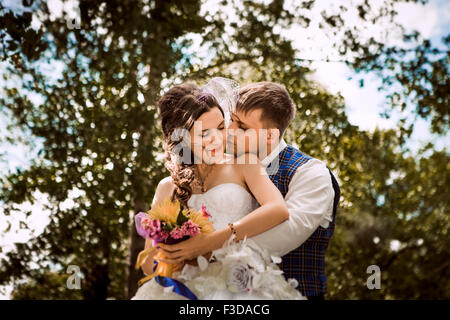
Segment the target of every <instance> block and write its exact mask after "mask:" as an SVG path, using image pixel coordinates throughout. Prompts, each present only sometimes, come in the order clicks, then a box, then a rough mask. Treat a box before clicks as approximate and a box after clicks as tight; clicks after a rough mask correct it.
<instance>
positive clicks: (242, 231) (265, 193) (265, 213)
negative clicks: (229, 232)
mask: <svg viewBox="0 0 450 320" xmlns="http://www.w3.org/2000/svg"><path fill="white" fill-rule="evenodd" d="M243 157H245V158H244V159H242V158H243ZM239 160H240V161H242V160H245V164H238V166H239V167H240V169H241V170H242V175H243V177H244V179H245V183H246V184H247V186H248V188H249V189H250V191H251V193H252V194H253V196H254V197H255V198H256V200H257V201H258V202H259V204H260V205H261V206H260V207H259V208H257V209H256V210H254V211H252V212H250V213H249V214H247V215H246V216H244V217H243V218H241V219H240V220H238V221H236V222H234V223H233V225H234V229H235V230H236V236H237V238H238V239H244V237H247V238H250V237H253V236H255V235H257V234H260V233H263V232H264V231H267V230H269V229H271V228H273V227H275V226H277V225H279V224H280V223H282V222H283V221H285V220H287V219H289V211H288V209H287V207H286V203H285V201H284V198H283V195H282V194H281V192H280V190H278V188H277V187H276V186H275V185H274V184H273V183H272V181H271V180H270V178H269V176H268V175H267V173H266V171H265V169H264V168H263V167H262V165H261V163H260V161H259V159H258V157H257V156H256V155H254V154H245V155H243V156H241V158H240V159H238V163H239Z"/></svg>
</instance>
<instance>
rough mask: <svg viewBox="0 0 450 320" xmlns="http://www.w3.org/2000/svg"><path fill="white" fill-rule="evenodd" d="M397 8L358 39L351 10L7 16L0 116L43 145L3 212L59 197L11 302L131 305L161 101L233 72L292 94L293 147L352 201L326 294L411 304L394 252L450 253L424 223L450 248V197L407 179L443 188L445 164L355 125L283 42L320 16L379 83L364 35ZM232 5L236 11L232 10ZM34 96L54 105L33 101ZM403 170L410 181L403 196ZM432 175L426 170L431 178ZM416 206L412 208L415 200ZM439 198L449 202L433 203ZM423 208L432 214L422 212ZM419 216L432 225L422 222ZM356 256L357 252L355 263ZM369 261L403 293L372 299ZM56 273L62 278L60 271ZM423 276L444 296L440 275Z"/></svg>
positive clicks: (7, 186) (125, 5)
mask: <svg viewBox="0 0 450 320" xmlns="http://www.w3.org/2000/svg"><path fill="white" fill-rule="evenodd" d="M395 2H397V1H383V3H382V5H381V6H377V7H376V9H375V8H372V7H371V6H370V4H369V2H368V1H361V2H360V5H358V6H357V9H358V12H359V13H360V17H361V20H362V21H364V22H367V23H366V24H365V25H364V24H362V25H361V26H358V28H357V29H356V30H355V29H354V28H353V26H351V25H347V24H346V23H345V21H343V20H342V18H340V13H342V12H345V11H347V10H349V9H351V8H350V7H348V6H347V7H346V6H344V5H343V6H341V7H340V8H338V12H337V13H336V12H331V13H327V12H323V13H322V15H321V16H320V17H313V16H311V9H312V8H313V7H314V4H315V1H300V2H296V3H295V4H294V7H293V8H289V9H288V8H287V7H286V6H285V2H284V1H279V0H274V1H272V2H270V3H269V4H268V5H262V4H260V3H258V2H254V1H221V2H220V5H219V10H217V11H206V12H202V11H201V2H200V1H193V0H191V1H139V0H133V1H132V0H127V1H118V0H117V1H80V12H79V13H80V28H79V29H77V28H75V29H74V28H71V27H72V26H73V25H72V24H71V23H69V24H68V22H67V21H68V20H70V19H68V17H67V15H66V13H64V15H63V16H62V17H56V18H55V17H51V16H50V12H49V9H48V8H47V6H46V4H45V3H44V2H39V3H34V4H33V6H32V7H30V9H29V10H28V11H27V10H25V11H24V12H21V13H20V12H19V13H18V12H16V13H13V12H11V11H9V10H7V9H5V8H3V7H0V12H1V15H0V19H1V21H2V24H3V25H5V28H4V29H3V30H2V31H1V32H0V41H1V46H2V52H3V55H4V60H5V61H7V62H8V63H9V68H8V70H7V71H8V72H5V73H4V79H5V80H7V81H8V83H11V81H15V83H18V84H19V86H8V85H6V86H5V87H4V88H3V91H4V95H3V97H2V98H1V99H0V106H1V109H2V110H6V111H7V112H8V113H9V114H11V115H12V121H13V124H14V125H15V126H17V127H19V128H21V129H22V130H24V131H27V132H30V133H31V134H32V135H33V136H34V137H38V138H41V139H42V140H43V148H42V150H41V152H40V156H39V157H38V158H36V159H34V160H33V161H32V163H31V165H30V167H29V168H27V169H25V170H23V171H22V170H18V171H16V172H9V173H8V174H7V175H6V176H5V177H2V178H1V179H2V180H1V182H2V183H1V185H3V192H2V193H1V195H0V201H1V202H2V203H3V210H4V213H5V214H7V215H8V214H14V212H15V211H14V205H15V204H19V203H22V202H23V201H26V200H29V201H31V202H34V201H35V199H34V196H33V194H34V191H36V190H39V191H41V192H42V193H44V194H46V195H48V197H49V201H50V202H51V204H52V205H51V207H50V208H49V209H50V210H51V215H50V217H51V222H50V224H49V225H48V226H47V228H46V229H45V230H44V232H43V233H42V234H41V235H39V236H38V237H36V238H33V239H31V240H30V241H29V242H28V243H24V244H17V246H16V249H15V250H13V251H11V252H8V253H7V254H6V258H5V259H3V260H2V261H1V266H0V284H7V283H16V282H17V281H19V280H20V281H25V284H24V285H21V286H20V287H17V288H16V290H15V292H14V295H13V296H14V298H23V297H33V298H39V297H40V295H41V294H43V292H44V291H45V290H44V289H45V288H47V287H48V289H49V292H52V293H51V294H49V295H47V296H46V295H45V294H44V296H41V297H42V298H45V297H47V298H48V297H55V298H72V297H74V295H76V294H80V295H79V297H83V298H85V299H104V298H106V297H115V298H119V299H121V298H125V297H130V296H131V295H133V294H134V292H135V290H136V283H137V279H138V278H139V277H140V275H139V273H138V272H135V270H134V267H133V266H134V262H135V258H136V254H137V252H138V251H139V250H140V249H141V248H142V246H143V241H142V240H141V239H139V237H138V236H137V234H136V232H135V230H134V228H133V223H132V222H133V219H132V217H133V215H134V214H135V213H136V212H138V211H140V210H145V209H147V208H148V206H149V204H150V201H151V198H152V196H153V193H154V190H155V187H156V185H157V183H158V181H159V180H160V179H161V178H162V177H163V176H165V175H167V172H166V171H165V170H164V169H163V167H162V163H161V157H158V155H160V154H161V151H162V148H161V141H160V136H161V134H160V131H159V129H158V124H157V113H156V108H155V102H156V100H157V99H158V97H159V95H160V94H161V93H162V92H163V90H165V89H167V88H168V87H169V86H170V85H172V84H173V83H178V82H180V81H196V82H203V81H205V80H206V79H207V78H209V77H212V76H216V75H221V76H229V77H232V78H235V79H236V80H238V81H240V82H242V83H247V82H250V81H261V80H271V81H276V82H280V83H283V84H284V85H285V86H286V87H287V88H288V89H289V91H290V93H291V96H292V98H293V100H294V102H295V103H296V105H297V108H298V113H297V117H296V119H295V120H294V122H293V124H292V126H291V129H290V130H289V132H288V133H287V136H286V138H287V140H288V141H289V142H291V143H293V144H297V145H298V146H299V147H300V148H301V149H302V150H303V151H305V152H307V153H309V154H311V155H313V156H315V157H318V158H320V159H324V160H325V159H326V161H327V163H328V165H329V167H330V168H331V169H332V170H333V171H335V172H337V173H338V175H339V177H340V180H341V184H342V189H343V200H342V202H341V209H340V213H339V217H338V227H337V229H336V234H335V236H334V237H333V240H332V243H331V247H330V254H329V257H328V270H329V273H330V283H329V285H330V290H329V297H330V298H380V297H386V298H390V297H394V298H404V297H409V296H410V293H411V288H409V290H407V289H406V287H405V288H403V289H402V285H397V284H396V283H395V280H394V279H396V277H397V276H398V273H399V272H400V271H399V268H401V266H402V265H403V264H402V263H403V262H404V261H405V260H406V257H408V256H406V255H404V254H403V252H404V251H396V252H394V253H393V252H391V251H390V250H389V241H390V239H398V240H399V241H401V242H402V243H408V241H411V243H412V242H413V241H416V240H417V241H419V240H420V239H422V241H423V243H422V245H420V247H421V248H426V250H437V248H439V250H441V251H439V252H444V253H445V248H441V247H439V246H440V245H441V244H436V243H430V241H428V240H430V238H425V236H422V235H421V233H420V232H422V233H425V229H423V230H422V229H420V228H419V226H420V223H419V221H422V219H424V216H427V217H428V215H429V216H430V218H429V221H427V223H428V224H427V225H428V226H429V227H430V228H431V226H434V227H436V226H438V227H440V228H442V229H441V230H442V233H441V234H440V236H439V238H438V239H437V241H441V240H442V241H443V240H445V239H446V237H448V232H447V231H446V230H448V220H445V219H444V220H443V218H442V217H441V214H440V213H441V211H440V210H442V208H445V205H447V204H448V202H445V201H446V198H445V197H444V196H443V188H436V189H433V190H434V191H433V192H431V191H430V192H429V194H428V195H427V200H425V198H422V193H421V192H420V190H419V189H417V192H413V190H415V188H418V185H415V184H410V183H409V180H408V179H407V178H405V177H411V178H413V179H415V180H413V181H414V182H415V183H419V184H421V183H425V182H426V179H429V178H433V179H437V178H438V177H439V171H433V170H429V171H427V170H428V169H430V168H429V166H436V167H437V168H441V169H445V168H446V167H445V166H446V164H445V165H444V163H445V161H446V160H448V159H447V154H446V151H443V152H441V153H435V154H433V156H432V157H425V156H424V157H422V155H417V157H410V158H408V157H405V156H404V151H405V147H404V146H405V137H407V135H408V130H407V129H408V128H406V129H405V128H399V130H389V131H380V130H378V131H375V132H374V133H368V132H364V131H360V130H359V129H358V128H357V127H355V126H353V125H351V124H350V123H349V122H348V119H347V117H346V114H345V111H344V110H345V102H344V101H343V99H342V97H340V96H333V95H330V94H329V93H327V92H326V90H324V89H323V88H322V87H321V86H320V85H318V84H317V83H315V82H314V81H312V80H310V77H309V75H310V74H311V69H310V66H309V62H310V61H305V60H302V59H298V54H299V49H296V48H294V46H293V43H292V42H291V41H290V40H288V39H286V38H285V37H283V35H282V34H280V32H279V29H280V28H281V29H282V28H288V27H289V26H292V25H294V24H299V25H302V26H307V25H308V24H309V23H310V21H311V20H312V19H320V20H321V24H322V28H323V30H324V31H326V32H329V33H330V37H331V38H333V34H334V35H336V34H337V33H339V34H342V35H343V41H342V39H338V38H336V39H338V40H335V47H336V48H337V49H338V52H339V54H341V56H342V58H343V59H347V58H348V56H349V55H350V56H351V57H353V59H355V60H352V61H351V64H350V65H352V66H354V67H355V68H357V70H359V69H358V68H361V70H363V69H364V68H366V69H367V70H370V68H371V67H370V66H371V65H370V63H371V62H373V61H376V59H379V58H380V55H381V54H383V53H385V51H383V50H384V49H385V47H384V46H383V45H382V44H381V43H376V41H375V40H373V39H368V40H367V39H365V38H364V37H359V36H358V32H359V31H361V30H360V29H361V28H370V23H372V22H374V21H375V22H377V21H378V20H380V19H387V20H388V22H389V21H391V22H392V17H393V16H394V14H393V13H394V12H395V11H394V9H393V3H395ZM226 7H227V8H229V9H228V10H229V11H225V10H221V9H223V8H226ZM230 12H231V13H233V14H234V15H235V19H234V20H232V21H230V20H229V18H228V16H227V15H230ZM36 13H39V15H36V16H37V17H38V20H39V21H40V23H41V25H40V26H39V28H38V29H37V30H35V29H33V28H32V27H31V22H32V16H33V14H36ZM195 36H199V37H200V38H201V43H200V44H199V49H198V50H195V51H193V50H189V49H190V48H192V45H193V42H192V39H194V38H195ZM205 52H206V54H205ZM427 54H428V55H430V54H433V52H427ZM355 57H356V58H355ZM358 59H359V60H358ZM430 59H431V58H430ZM413 60H414V59H413ZM414 61H416V60H414ZM363 62H364V63H365V64H363ZM416 62H417V63H418V64H419V65H420V63H421V61H420V60H417V61H416ZM57 63H61V64H62V65H63V71H62V75H61V76H60V77H58V78H57V79H53V78H52V77H50V76H49V75H48V74H46V73H45V72H44V71H43V70H42V66H43V65H44V66H45V65H56V64H57ZM395 63H402V61H400V60H398V61H397V62H395ZM372 68H374V67H372ZM433 70H434V69H433ZM436 70H437V69H436ZM444 71H445V70H444ZM439 72H442V68H441V69H439ZM415 74H416V73H415ZM433 77H434V75H433ZM430 83H431V84H434V83H437V82H430ZM439 84H440V82H439ZM436 92H438V93H439V96H436V97H435V98H436V99H437V100H438V99H440V98H444V97H443V96H442V94H443V93H442V91H441V90H437V91H436ZM31 94H33V95H38V96H39V97H41V99H42V102H40V103H38V104H36V103H33V101H31V99H30V97H29V95H30V96H31ZM401 94H402V95H404V94H405V92H403V91H402V92H401ZM430 99H431V97H430ZM437 100H436V101H437ZM439 103H440V102H439V101H437V102H436V104H435V105H436V106H438V105H439ZM436 125H437V126H439V127H442V129H445V126H446V125H448V123H447V124H446V123H445V121H444V122H442V121H441V122H439V121H438V122H436ZM424 152H425V151H424ZM439 154H440V156H438V155H439ZM432 159H434V160H432ZM447 162H448V161H447ZM427 168H428V169H427ZM447 171H448V168H447ZM447 171H445V170H444V173H446V172H447ZM395 172H401V173H402V175H401V178H398V177H395V178H394V180H393V181H394V182H395V183H393V182H392V181H390V180H392V179H391V175H394V176H395V174H394V173H395ZM422 172H428V173H427V174H426V176H423V174H422ZM441 175H442V172H441ZM447 178H448V177H447ZM433 181H436V182H437V180H433ZM74 188H76V189H77V190H78V194H79V195H78V197H77V198H76V199H75V200H74V201H75V206H74V207H73V208H71V209H66V210H61V209H60V208H61V206H60V204H61V203H62V202H64V201H65V200H66V199H67V197H68V194H69V192H70V191H71V190H73V189H74ZM395 192H397V193H398V196H399V198H398V199H397V198H395V195H396V194H395ZM405 198H407V199H410V200H409V202H404V201H403V200H404V199H405ZM434 200H441V201H442V202H441V203H439V205H437V206H436V205H434V204H433V201H434ZM415 205H419V206H420V208H423V209H420V210H419V212H417V207H415ZM429 212H431V213H430V214H429ZM411 215H412V217H414V218H415V217H420V216H421V215H422V216H421V218H417V220H414V219H413V218H411ZM406 217H409V218H406ZM405 219H406V220H405ZM411 221H412V222H411ZM404 225H407V226H408V228H404ZM388 226H389V228H388ZM413 226H415V227H413ZM130 227H131V228H130ZM419 230H422V231H420V232H419ZM408 231H409V232H408ZM433 231H435V229H433ZM383 232H385V233H383ZM419 234H420V238H419V236H418V235H419ZM372 236H373V237H375V236H378V237H379V238H380V239H381V240H380V242H379V243H378V244H375V243H374V242H373V237H372ZM362 238H364V241H365V242H363V241H362V240H361V239H362ZM419 242H420V241H419ZM362 243H364V244H367V245H364V246H361V244H362ZM424 246H425V247H424ZM442 246H443V245H442ZM421 248H418V249H417V250H419V251H417V250H415V249H414V250H411V251H414V252H418V253H417V258H416V260H414V261H415V262H420V259H421V257H423V256H421V255H420V252H421V251H420V250H421ZM355 250H359V251H357V254H355ZM405 256H406V257H405ZM438 258H439V255H438V254H437V253H436V254H432V255H430V259H431V261H430V265H431V264H432V263H435V262H439V261H441V260H438ZM369 261H370V262H372V261H374V264H376V263H380V264H381V263H387V262H388V261H392V262H391V263H390V264H388V265H387V266H385V265H383V266H381V268H382V272H383V277H385V278H383V279H384V280H383V281H392V286H394V285H395V288H394V287H392V288H389V289H388V288H386V289H383V290H381V291H379V292H376V293H375V294H373V292H372V293H370V292H368V290H367V288H365V283H364V279H366V278H367V274H365V268H366V267H367V266H368V262H369ZM412 263H414V262H412ZM370 264H372V263H370ZM49 265H51V266H52V267H53V268H56V269H57V270H56V271H55V270H50V269H51V268H50V267H48V266H49ZM68 265H78V266H80V267H81V270H82V272H83V275H84V276H85V280H84V282H83V286H82V291H81V292H79V293H74V292H72V290H65V291H64V290H62V291H60V290H59V288H57V287H58V286H57V283H59V284H60V286H62V287H63V286H65V278H64V276H62V275H58V272H59V273H64V270H65V269H66V267H67V266H68ZM383 268H385V269H386V272H384V271H383V270H385V269H383ZM443 268H444V269H442V270H441V271H442V272H448V268H447V267H445V264H444V267H443ZM428 270H429V269H428V265H423V267H422V265H421V268H419V271H418V272H419V274H421V275H422V276H424V277H425V276H426V272H427V271H428ZM127 271H128V272H127ZM55 272H56V273H55ZM413 277H414V276H413V275H411V276H410V277H409V282H408V284H409V285H411V286H414V288H415V289H414V290H415V291H416V292H417V294H418V297H426V296H430V295H429V294H430V290H429V289H426V288H425V289H423V288H421V287H420V283H419V282H418V281H416V280H414V279H413ZM33 279H34V280H33ZM36 279H42V280H40V281H37V280H36ZM427 279H429V280H427V281H429V283H435V279H434V278H427ZM397 281H398V280H397ZM36 286H40V287H41V288H42V290H41V289H37V288H36ZM447 287H448V285H447ZM124 288H127V292H125V290H124ZM383 288H384V287H383ZM441 288H444V287H442V286H441ZM66 291H67V292H66ZM65 292H66V293H65ZM436 296H437V295H436ZM442 296H443V295H441V297H442ZM444 296H445V295H444Z"/></svg>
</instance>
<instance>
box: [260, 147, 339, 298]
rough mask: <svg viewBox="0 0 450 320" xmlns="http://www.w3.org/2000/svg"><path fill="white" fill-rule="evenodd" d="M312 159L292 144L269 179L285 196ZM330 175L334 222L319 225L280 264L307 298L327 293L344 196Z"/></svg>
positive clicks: (286, 274)
mask: <svg viewBox="0 0 450 320" xmlns="http://www.w3.org/2000/svg"><path fill="white" fill-rule="evenodd" d="M311 159H313V158H312V157H310V156H308V155H306V154H304V153H302V152H301V151H299V150H297V149H295V148H294V147H291V146H289V145H288V146H287V147H286V148H284V149H283V151H281V152H280V154H279V156H278V160H279V168H278V171H277V172H276V173H274V174H273V175H269V177H270V179H271V180H272V182H273V183H274V184H275V185H276V186H277V188H278V189H279V190H280V191H281V193H282V194H283V197H285V196H286V194H287V192H288V187H289V183H290V182H291V179H292V177H293V176H294V173H295V172H296V170H297V169H298V168H299V167H301V166H302V165H304V164H305V163H307V162H308V161H309V160H311ZM271 165H272V164H271ZM330 175H331V181H332V184H333V189H334V193H335V194H334V203H333V221H332V222H330V225H329V226H328V228H326V229H325V228H322V227H321V226H319V227H318V228H317V229H316V231H315V232H314V233H313V234H312V235H311V236H310V237H309V238H308V239H307V240H306V241H305V242H304V243H303V244H302V245H301V246H300V247H298V248H297V249H294V250H292V251H291V252H289V253H288V254H286V255H285V256H283V258H282V262H281V264H280V268H281V269H282V270H283V271H284V276H285V278H286V279H289V278H295V279H296V280H297V281H298V284H299V285H298V290H299V291H300V292H301V293H302V294H303V295H304V296H307V297H308V296H318V295H323V294H325V293H326V290H327V277H326V275H325V252H326V250H327V247H328V243H329V241H330V238H331V236H332V235H333V231H334V226H335V217H336V210H337V205H338V202H339V197H340V190H339V185H338V183H337V181H336V179H335V177H334V176H333V174H332V173H331V171H330Z"/></svg>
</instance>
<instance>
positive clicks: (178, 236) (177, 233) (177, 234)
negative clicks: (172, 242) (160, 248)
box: [170, 228, 185, 239]
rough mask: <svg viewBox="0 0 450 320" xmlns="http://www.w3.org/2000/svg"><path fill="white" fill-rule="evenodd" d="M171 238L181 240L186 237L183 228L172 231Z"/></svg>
mask: <svg viewBox="0 0 450 320" xmlns="http://www.w3.org/2000/svg"><path fill="white" fill-rule="evenodd" d="M170 236H171V237H172V238H173V239H181V238H183V237H184V236H185V234H184V230H183V229H182V228H175V229H173V230H172V231H170Z"/></svg>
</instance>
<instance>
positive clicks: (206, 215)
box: [202, 204, 211, 218]
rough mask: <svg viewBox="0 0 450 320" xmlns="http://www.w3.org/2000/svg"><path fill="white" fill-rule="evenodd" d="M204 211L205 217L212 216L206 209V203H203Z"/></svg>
mask: <svg viewBox="0 0 450 320" xmlns="http://www.w3.org/2000/svg"><path fill="white" fill-rule="evenodd" d="M202 212H203V216H204V217H207V218H211V215H210V214H209V213H208V211H206V206H205V205H204V204H202Z"/></svg>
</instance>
